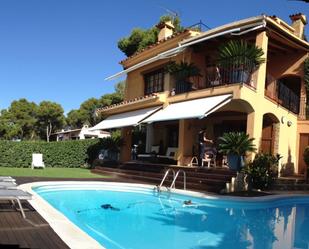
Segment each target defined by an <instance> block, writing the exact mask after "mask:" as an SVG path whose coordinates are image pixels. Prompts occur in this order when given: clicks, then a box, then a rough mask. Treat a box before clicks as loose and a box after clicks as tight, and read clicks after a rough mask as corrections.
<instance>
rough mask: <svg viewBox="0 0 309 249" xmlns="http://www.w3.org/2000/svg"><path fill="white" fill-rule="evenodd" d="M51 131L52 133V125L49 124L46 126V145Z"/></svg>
mask: <svg viewBox="0 0 309 249" xmlns="http://www.w3.org/2000/svg"><path fill="white" fill-rule="evenodd" d="M51 131H52V124H51V123H49V124H48V125H47V126H46V141H47V142H48V143H49V137H50V134H51Z"/></svg>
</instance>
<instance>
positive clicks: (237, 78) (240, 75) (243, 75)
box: [231, 69, 249, 83]
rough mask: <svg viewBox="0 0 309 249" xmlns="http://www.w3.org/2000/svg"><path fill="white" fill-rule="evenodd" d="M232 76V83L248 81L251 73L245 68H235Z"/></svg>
mask: <svg viewBox="0 0 309 249" xmlns="http://www.w3.org/2000/svg"><path fill="white" fill-rule="evenodd" d="M231 76H232V77H231V83H246V82H248V80H249V73H248V72H247V71H245V70H240V69H237V70H234V71H233V72H232V75H231Z"/></svg>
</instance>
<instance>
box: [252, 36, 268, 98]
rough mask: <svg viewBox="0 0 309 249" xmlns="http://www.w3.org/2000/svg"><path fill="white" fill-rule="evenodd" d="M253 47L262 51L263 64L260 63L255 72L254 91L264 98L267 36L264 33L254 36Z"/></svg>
mask: <svg viewBox="0 0 309 249" xmlns="http://www.w3.org/2000/svg"><path fill="white" fill-rule="evenodd" d="M255 45H256V46H257V47H259V48H262V49H263V52H264V56H263V57H264V59H265V62H264V63H262V64H261V65H260V66H259V68H258V70H257V71H256V73H255V74H256V89H257V92H258V94H260V95H262V96H264V92H265V90H264V89H265V82H266V74H267V72H266V66H267V51H268V36H267V33H266V31H263V32H260V33H258V34H257V36H256V40H255Z"/></svg>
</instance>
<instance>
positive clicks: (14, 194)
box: [0, 189, 32, 218]
mask: <svg viewBox="0 0 309 249" xmlns="http://www.w3.org/2000/svg"><path fill="white" fill-rule="evenodd" d="M31 197H32V195H31V194H29V193H27V192H25V191H22V190H20V189H0V200H4V201H12V202H13V203H14V201H16V202H17V204H18V207H19V211H20V212H21V214H22V216H23V218H26V215H25V212H24V209H23V207H22V205H21V202H20V201H21V200H31ZM14 204H15V203H14Z"/></svg>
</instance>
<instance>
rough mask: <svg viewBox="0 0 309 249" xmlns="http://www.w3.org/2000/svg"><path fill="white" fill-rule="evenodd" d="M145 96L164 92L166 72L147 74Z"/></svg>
mask: <svg viewBox="0 0 309 249" xmlns="http://www.w3.org/2000/svg"><path fill="white" fill-rule="evenodd" d="M144 79H145V95H147V94H151V93H156V92H162V91H163V86H164V70H163V69H160V70H156V71H154V72H151V73H148V74H145V76H144Z"/></svg>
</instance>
